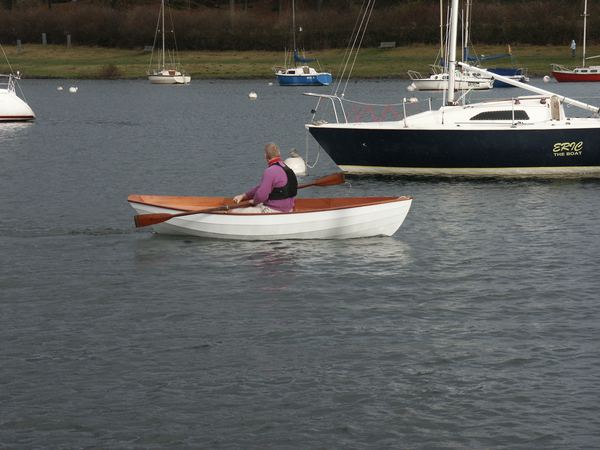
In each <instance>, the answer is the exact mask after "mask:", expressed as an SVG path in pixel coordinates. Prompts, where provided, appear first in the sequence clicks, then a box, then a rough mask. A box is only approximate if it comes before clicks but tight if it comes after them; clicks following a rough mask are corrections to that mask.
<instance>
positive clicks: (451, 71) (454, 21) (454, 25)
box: [447, 0, 458, 105]
mask: <svg viewBox="0 0 600 450" xmlns="http://www.w3.org/2000/svg"><path fill="white" fill-rule="evenodd" d="M457 29H458V0H452V7H451V10H450V54H449V56H448V102H447V104H448V105H453V104H454V85H455V77H456V73H455V72H456V32H457Z"/></svg>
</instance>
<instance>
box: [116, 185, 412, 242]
mask: <svg viewBox="0 0 600 450" xmlns="http://www.w3.org/2000/svg"><path fill="white" fill-rule="evenodd" d="M127 200H128V201H129V204H130V205H131V206H132V207H133V209H135V210H136V212H137V213H138V214H152V213H168V214H178V213H182V212H186V211H196V210H201V209H204V208H207V209H208V208H215V207H219V206H223V205H233V204H234V203H233V201H232V199H231V198H225V197H175V196H165V195H137V194H133V195H130V196H129V197H128V198H127ZM411 202H412V198H411V197H347V198H344V197H341V198H339V197H338V198H296V207H295V208H294V211H293V212H290V213H274V214H239V213H234V212H233V211H217V212H210V213H198V214H190V215H184V216H180V217H173V218H171V219H169V220H166V221H164V222H161V223H159V224H156V225H153V226H152V228H153V229H154V231H156V232H157V233H163V234H178V235H181V234H183V235H192V236H201V237H208V238H219V239H241V240H278V239H348V238H360V237H369V236H391V235H392V234H394V233H395V232H396V231H397V230H398V228H400V225H402V222H404V218H405V217H406V214H407V213H408V210H409V208H410V205H411Z"/></svg>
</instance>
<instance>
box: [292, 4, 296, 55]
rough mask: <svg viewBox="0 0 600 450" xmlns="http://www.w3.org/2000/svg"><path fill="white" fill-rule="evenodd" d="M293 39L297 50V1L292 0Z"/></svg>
mask: <svg viewBox="0 0 600 450" xmlns="http://www.w3.org/2000/svg"><path fill="white" fill-rule="evenodd" d="M292 40H293V44H294V52H295V51H296V2H295V1H294V0H292Z"/></svg>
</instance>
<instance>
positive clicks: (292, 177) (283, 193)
mask: <svg viewBox="0 0 600 450" xmlns="http://www.w3.org/2000/svg"><path fill="white" fill-rule="evenodd" d="M277 165H278V166H279V167H281V168H282V169H283V170H284V171H285V174H286V175H287V183H286V184H285V186H282V187H278V188H274V189H273V191H272V192H271V195H269V200H283V199H285V198H290V197H295V196H296V194H297V193H298V179H297V178H296V174H295V173H294V171H293V170H292V169H290V168H289V167H288V166H286V165H285V164H283V165H281V164H277Z"/></svg>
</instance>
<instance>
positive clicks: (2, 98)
mask: <svg viewBox="0 0 600 450" xmlns="http://www.w3.org/2000/svg"><path fill="white" fill-rule="evenodd" d="M33 119H35V114H34V113H33V110H32V109H31V108H30V107H29V105H28V104H27V103H25V102H24V101H23V100H22V99H21V98H19V97H18V96H17V94H15V92H14V91H11V90H8V89H0V122H20V121H28V120H33Z"/></svg>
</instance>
